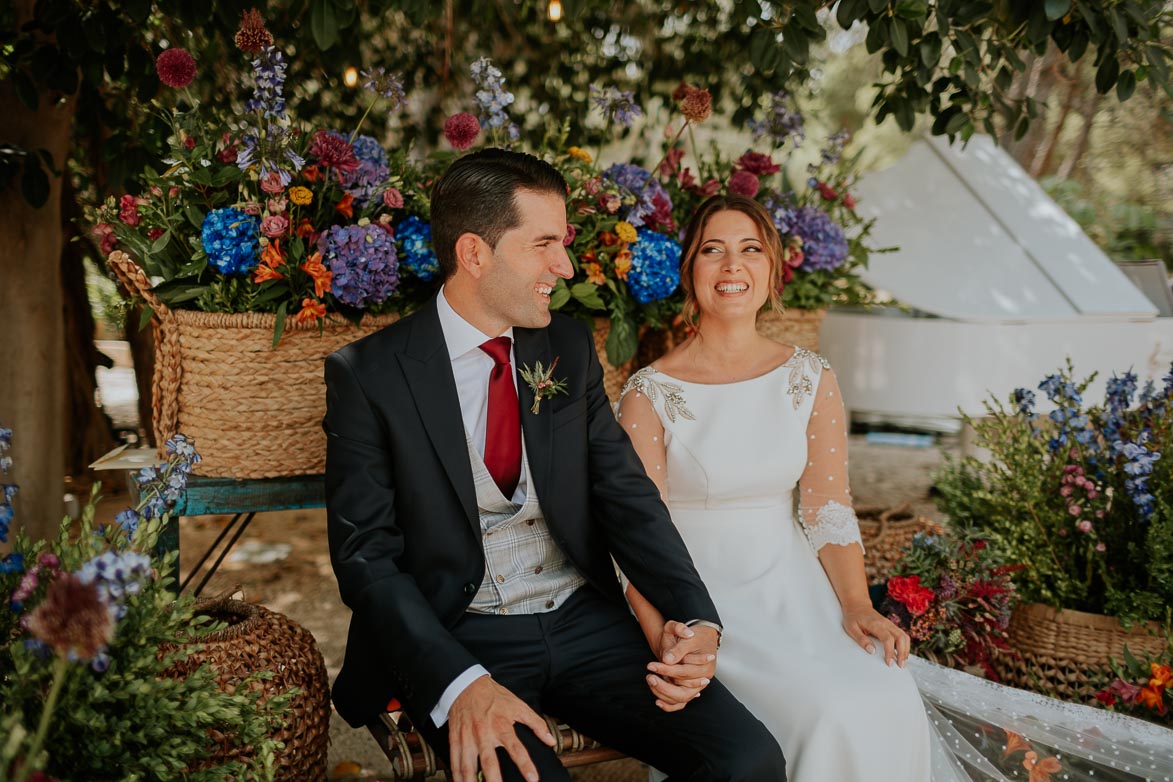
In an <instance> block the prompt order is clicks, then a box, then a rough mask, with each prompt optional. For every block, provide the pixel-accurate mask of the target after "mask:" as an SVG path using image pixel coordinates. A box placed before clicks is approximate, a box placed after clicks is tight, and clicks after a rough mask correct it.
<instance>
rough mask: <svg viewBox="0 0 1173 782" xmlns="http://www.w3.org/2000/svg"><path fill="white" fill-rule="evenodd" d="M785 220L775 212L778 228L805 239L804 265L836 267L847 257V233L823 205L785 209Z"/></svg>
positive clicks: (775, 221)
mask: <svg viewBox="0 0 1173 782" xmlns="http://www.w3.org/2000/svg"><path fill="white" fill-rule="evenodd" d="M784 211H785V214H784V215H783V219H782V220H781V221H779V220H778V214H777V213H775V220H774V224H775V225H776V226H778V232H779V233H781V234H784V235H786V234H788V235H791V236H797V237H798V238H800V239H802V256H803V257H802V266H801V267H800V268H803V269H821V270H823V271H833V270H835V269H838V268H839V267H840V266H842V265H843V262H844V261H846V260H847V237H846V236H845V235H844V233H843V229H842V228H840V227H839V226H838V225H837V224H836V223H835V221H834V220H832V219H831V216H830V215H828V214H827V213H826V212H824V211H823V210H822V209H817V208H815V207H813V206H804V207H800V208H798V209H793V210H784Z"/></svg>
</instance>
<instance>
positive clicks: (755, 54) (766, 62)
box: [749, 27, 781, 73]
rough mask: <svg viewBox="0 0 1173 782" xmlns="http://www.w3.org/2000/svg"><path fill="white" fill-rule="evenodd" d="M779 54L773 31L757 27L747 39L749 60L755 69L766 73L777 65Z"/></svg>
mask: <svg viewBox="0 0 1173 782" xmlns="http://www.w3.org/2000/svg"><path fill="white" fill-rule="evenodd" d="M780 56H781V51H780V47H779V46H778V41H777V39H776V38H775V35H774V31H773V30H769V29H767V28H765V27H762V28H759V29H758V30H756V31H755V32H754V34H753V35H752V36H750V39H749V61H750V64H752V65H753V67H754V68H756V69H757V70H759V71H761V72H763V73H766V72H769V71H772V70H774V69H775V68H776V67H777V66H778V60H779V58H780Z"/></svg>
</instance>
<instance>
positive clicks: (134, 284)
mask: <svg viewBox="0 0 1173 782" xmlns="http://www.w3.org/2000/svg"><path fill="white" fill-rule="evenodd" d="M106 263H108V264H109V265H110V268H111V269H112V270H113V271H114V276H115V277H117V278H118V280H119V282H121V283H122V284H123V285H125V286H126V289H127V290H129V291H130V292H131V293H134V294H136V295H138V296H141V297H142V298H143V300H144V301H145V302H146V303H147V304H148V305H149V306H150V308H151V310H152V311H153V312H154V313H155V314H156V316H157V317H158V318H159V319H160V320H166V319H167V318H169V317H171V309H170V308H169V307H168V306H167V305H166V304H164V303H163V301H162V300H161V299H160V298H159V297H158V296H156V295H155V292H154V291H153V290H152V289H151V288H152V286H151V281H150V280H149V279H148V278H147V273H146V272H144V271H143V269H142V267H141V266H139V265H138V264H137V263H135V262H134V261H133V260H131V258H130V256H129V255H127V254H126V253H124V252H122V250H115V251H114V252H112V253H110V255H109V256H108V257H107V258H106Z"/></svg>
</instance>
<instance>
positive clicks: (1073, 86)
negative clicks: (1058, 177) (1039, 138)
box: [1030, 78, 1083, 179]
mask: <svg viewBox="0 0 1173 782" xmlns="http://www.w3.org/2000/svg"><path fill="white" fill-rule="evenodd" d="M1082 87H1083V85H1082V84H1080V82H1079V79H1077V78H1076V79H1071V81H1070V83H1069V84H1068V85H1067V91H1066V92H1064V93H1063V105H1062V107H1061V108H1060V109H1059V117H1058V118H1057V119H1056V120H1055V125H1054V127H1053V128H1051V132H1050V133H1049V134H1048V135H1047V139H1046V140H1045V141H1044V142H1043V144H1042V146H1040V147H1039V148H1038V150H1037V151H1036V152H1035V156H1034V160H1032V161H1031V164H1030V175H1031V176H1032V177H1034V178H1035V179H1038V178H1039V177H1041V176H1043V175H1044V174H1046V173H1047V172H1048V171H1050V170H1051V166H1052V164H1053V163H1054V160H1055V148H1056V147H1057V146H1058V144H1059V137H1060V136H1061V135H1063V129H1064V128H1065V127H1066V126H1067V118H1068V117H1069V116H1071V110H1072V108H1074V107H1075V104H1076V102H1077V98H1078V97H1079V93H1080V92H1081V91H1082Z"/></svg>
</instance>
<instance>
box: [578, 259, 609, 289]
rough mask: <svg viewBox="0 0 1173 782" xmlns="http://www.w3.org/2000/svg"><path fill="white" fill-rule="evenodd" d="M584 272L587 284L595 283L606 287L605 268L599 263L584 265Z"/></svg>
mask: <svg viewBox="0 0 1173 782" xmlns="http://www.w3.org/2000/svg"><path fill="white" fill-rule="evenodd" d="M582 270H583V271H584V272H586V277H587V282H593V283H594V284H595V285H604V284H606V282H607V278H606V277H604V276H603V267H602V266H600V265H599V264H597V263H584V264H583V265H582Z"/></svg>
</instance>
